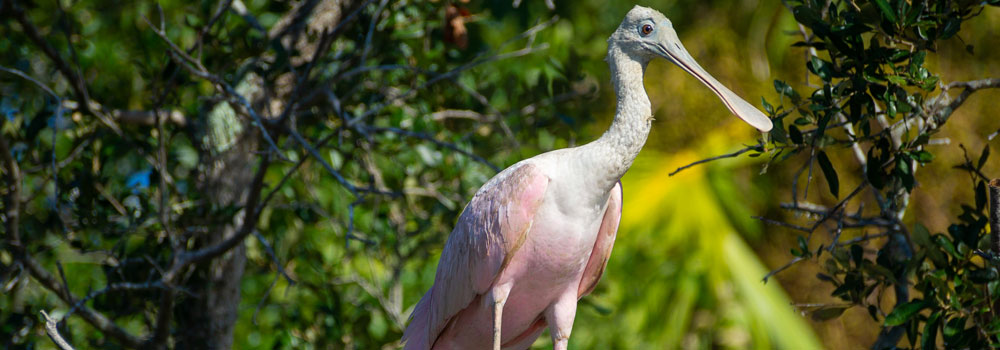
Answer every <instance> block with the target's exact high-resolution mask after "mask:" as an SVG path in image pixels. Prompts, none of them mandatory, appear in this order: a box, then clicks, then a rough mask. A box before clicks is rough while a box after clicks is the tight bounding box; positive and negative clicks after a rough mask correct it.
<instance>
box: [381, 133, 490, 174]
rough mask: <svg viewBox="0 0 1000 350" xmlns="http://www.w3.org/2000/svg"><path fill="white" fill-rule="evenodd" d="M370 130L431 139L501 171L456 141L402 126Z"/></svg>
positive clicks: (437, 143)
mask: <svg viewBox="0 0 1000 350" xmlns="http://www.w3.org/2000/svg"><path fill="white" fill-rule="evenodd" d="M370 130H372V131H375V132H385V131H388V132H392V133H396V134H399V135H403V136H407V137H413V138H417V139H421V140H425V141H430V142H431V143H434V144H435V145H438V146H441V147H444V148H447V149H450V150H452V151H455V152H456V153H459V154H461V155H464V156H466V157H469V158H472V159H473V160H475V161H477V162H479V163H482V164H484V165H486V166H488V167H490V169H493V171H495V172H499V171H500V168H499V167H497V166H496V165H493V163H490V161H488V160H486V159H485V158H483V157H480V156H478V155H476V154H475V153H472V152H469V151H466V150H463V149H461V148H458V145H455V144H454V143H449V142H444V141H441V140H438V139H436V138H434V137H433V136H431V135H427V134H425V133H422V132H416V131H410V130H403V129H400V128H393V127H385V128H380V127H373V128H371V129H370Z"/></svg>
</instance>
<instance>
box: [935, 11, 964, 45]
mask: <svg viewBox="0 0 1000 350" xmlns="http://www.w3.org/2000/svg"><path fill="white" fill-rule="evenodd" d="M959 29H962V18H961V17H958V16H955V17H951V18H949V19H948V21H947V22H944V27H943V28H941V36H940V37H939V38H940V39H941V40H944V39H948V38H951V37H952V36H955V34H957V33H958V30H959Z"/></svg>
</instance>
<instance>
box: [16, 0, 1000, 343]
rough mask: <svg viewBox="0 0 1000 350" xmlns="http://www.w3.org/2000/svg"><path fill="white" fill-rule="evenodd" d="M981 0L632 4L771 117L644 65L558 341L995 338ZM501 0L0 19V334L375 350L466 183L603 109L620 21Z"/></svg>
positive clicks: (566, 5)
mask: <svg viewBox="0 0 1000 350" xmlns="http://www.w3.org/2000/svg"><path fill="white" fill-rule="evenodd" d="M515 3H519V1H518V2H515ZM995 3H996V2H995V1H992V2H991V1H987V2H981V3H971V2H967V1H957V0H956V1H952V0H936V1H924V2H920V1H906V0H873V1H860V2H859V1H828V2H817V1H805V2H798V1H788V2H784V3H779V2H761V3H749V2H747V3H744V2H737V1H721V0H720V1H713V2H707V3H704V4H701V3H681V2H669V3H660V4H647V5H649V6H652V7H654V8H657V9H659V10H660V11H662V12H664V13H665V14H667V16H668V17H670V18H671V19H672V20H673V23H674V25H675V27H676V28H677V30H678V32H679V33H680V34H681V37H682V40H683V41H684V42H685V45H686V46H687V47H688V49H689V50H691V52H692V54H693V55H694V56H695V58H697V59H698V60H699V61H700V62H702V64H703V65H704V66H705V67H706V69H708V70H709V71H710V72H712V73H713V74H714V75H716V76H717V77H719V78H720V80H722V81H724V82H726V83H727V84H729V85H731V86H734V90H736V91H739V92H740V94H741V95H742V96H744V97H747V99H748V100H751V101H754V100H756V98H755V97H754V96H765V98H764V100H763V101H762V104H761V108H762V109H763V110H765V111H766V112H767V113H768V114H770V115H771V117H772V118H773V120H774V121H775V123H776V128H775V130H774V131H773V132H771V133H770V134H768V135H754V134H751V130H748V128H747V127H745V126H743V125H742V124H732V125H730V124H724V125H723V126H721V127H715V125H718V124H719V123H721V121H722V120H729V119H732V118H731V117H729V116H728V115H727V114H728V112H727V111H726V110H725V109H724V108H722V107H721V105H720V104H719V103H718V101H717V100H716V99H715V97H714V96H712V95H711V93H710V92H709V91H707V90H705V89H704V88H701V87H698V85H697V84H698V82H697V81H694V80H693V79H691V78H690V77H687V76H683V75H681V74H682V73H680V71H679V70H677V69H675V68H673V67H670V66H668V65H666V64H663V63H656V64H653V65H652V66H651V67H650V69H649V72H648V73H647V77H648V79H647V89H648V90H649V91H650V96H651V98H652V100H653V103H654V109H655V113H656V117H657V120H656V121H655V122H654V131H653V135H652V136H651V138H650V145H649V146H648V148H649V149H648V150H647V151H644V153H643V156H642V157H640V159H639V160H638V161H637V162H636V165H635V167H634V169H633V171H632V172H630V174H629V175H628V176H626V178H625V179H623V184H624V187H625V191H626V192H625V208H626V209H625V215H624V217H623V220H622V227H621V230H622V233H621V234H619V242H618V243H617V246H616V250H615V254H614V255H613V257H612V260H611V262H610V264H609V266H608V270H607V273H606V275H605V280H604V281H603V282H602V283H601V284H600V285H599V287H598V289H597V291H595V293H594V294H593V295H592V296H590V297H587V298H585V299H584V300H583V301H582V304H581V310H580V312H579V314H578V317H577V322H576V326H575V328H576V331H575V332H574V337H573V340H572V341H571V344H570V346H571V347H574V348H635V347H647V348H662V347H678V346H683V347H687V348H716V347H725V348H746V347H757V348H766V347H782V348H815V347H819V346H820V345H819V344H820V341H818V340H817V338H816V337H815V336H814V335H813V332H811V331H810V330H809V328H808V325H809V322H813V323H812V326H813V328H814V329H815V330H816V333H817V334H819V335H820V337H821V338H823V339H824V342H823V344H826V345H827V346H833V347H836V346H846V345H845V344H844V343H840V342H842V341H845V340H844V337H840V338H837V337H834V336H831V334H836V332H835V331H831V329H834V328H833V327H836V326H832V325H830V323H822V321H823V320H828V319H832V318H835V317H838V316H843V317H844V319H845V320H846V321H845V322H847V323H848V324H850V325H857V326H856V327H855V328H851V331H852V332H855V334H851V335H852V337H850V338H849V340H852V339H853V341H857V342H859V343H860V344H861V345H862V346H870V345H871V343H872V342H876V343H877V345H880V346H881V345H885V346H893V345H898V346H902V347H936V346H948V347H952V346H954V347H980V346H982V345H985V344H990V343H997V342H1000V339H998V338H997V337H998V335H997V334H998V331H1000V321H995V320H994V317H993V315H994V313H995V311H994V310H993V309H994V308H993V307H991V306H992V305H995V303H996V302H997V297H996V293H997V291H996V289H997V287H998V285H1000V284H998V274H997V263H996V261H998V259H996V254H997V252H996V250H991V249H990V247H989V246H988V241H989V239H988V238H987V236H988V235H987V232H988V230H987V228H986V227H987V226H988V225H987V223H988V222H989V221H988V218H987V212H988V209H989V207H990V206H989V205H987V202H988V198H989V196H988V195H987V192H988V187H989V186H987V182H986V181H987V179H988V178H990V177H997V171H1000V168H997V167H995V166H993V165H991V164H992V163H991V162H990V161H989V159H990V158H989V147H988V142H989V140H990V138H987V135H989V134H990V133H992V130H996V129H997V128H1000V125H998V124H997V123H996V122H993V121H992V119H995V118H992V119H991V118H990V116H989V115H986V114H981V113H982V112H983V111H985V110H986V109H985V108H983V107H979V105H976V104H975V103H976V102H975V99H974V98H970V96H971V95H972V94H973V93H974V92H976V95H981V94H988V93H989V92H988V91H991V90H990V89H989V88H995V87H998V86H1000V81H997V80H996V79H986V80H983V78H984V77H986V76H988V75H989V74H990V72H994V73H995V72H996V71H997V70H996V67H997V65H996V63H994V62H995V60H992V59H991V57H995V55H996V54H1000V51H998V50H1000V48H996V47H991V46H990V45H982V44H979V43H982V42H986V43H989V42H991V41H992V42H994V43H995V42H996V40H1000V39H997V35H996V34H995V33H992V32H987V31H975V30H963V28H969V27H970V26H972V27H975V28H980V29H982V28H992V27H991V26H993V24H995V23H997V22H996V20H997V17H996V12H997V11H995V10H994V9H992V8H991V7H990V6H992V4H995ZM512 5H513V4H512V3H510V2H489V3H479V2H472V3H468V2H463V1H457V2H454V1H438V2H426V1H388V0H379V1H375V0H301V1H293V2H274V1H264V0H247V1H241V0H223V1H196V2H187V1H161V2H148V1H138V2H127V3H124V4H123V3H121V2H116V1H80V2H74V1H55V0H52V1H41V2H26V1H13V0H7V1H0V115H2V117H0V157H2V158H0V172H2V180H0V183H2V184H3V185H2V186H0V196H2V198H3V202H2V206H3V216H2V222H3V234H2V236H0V286H2V293H3V295H2V296H0V344H3V346H4V347H5V348H51V347H53V346H55V345H54V343H53V342H52V341H50V340H49V339H46V331H47V330H46V328H45V323H44V321H45V317H43V316H42V315H41V314H40V313H41V312H42V311H45V312H46V313H47V315H48V316H46V317H51V318H52V319H53V321H55V322H56V325H57V327H56V328H55V329H54V332H53V330H49V331H50V332H53V333H55V332H58V334H61V335H62V336H63V337H64V338H65V339H66V341H67V342H68V343H70V344H72V345H73V346H75V347H76V348H106V349H116V348H139V347H142V348H189V349H190V348H194V349H200V348H206V347H208V348H230V347H233V348H273V349H293V348H294V349H298V348H324V349H325V348H357V349H371V348H395V347H397V346H398V343H397V341H398V339H399V337H400V335H401V332H402V329H403V327H404V326H405V323H406V317H407V315H408V313H409V309H410V308H411V307H412V305H413V304H414V303H416V301H417V300H418V298H419V297H420V295H422V293H423V292H424V291H425V290H426V289H427V288H428V287H429V286H430V284H431V282H432V280H433V272H434V268H435V263H436V261H437V256H438V254H440V249H441V247H442V245H443V242H444V240H445V239H446V237H447V234H448V233H449V232H450V230H451V226H452V223H453V222H454V220H455V218H456V216H457V215H458V213H459V212H460V211H461V210H462V208H463V205H464V203H465V202H466V201H467V200H468V198H470V197H471V195H472V194H473V193H474V191H475V190H476V189H477V188H478V186H479V185H481V184H482V183H483V182H485V181H486V180H487V179H489V177H491V176H492V175H493V174H495V173H496V171H498V169H501V168H503V167H505V166H507V165H510V164H513V163H514V162H516V161H517V160H520V159H523V158H526V157H529V156H532V155H535V154H538V153H540V152H544V151H548V150H552V149H556V148H562V147H568V146H573V145H576V144H581V143H584V142H588V141H590V140H592V139H594V138H595V137H596V136H597V135H599V134H600V132H602V131H603V128H605V127H606V125H607V118H609V117H610V115H611V113H612V111H613V108H614V107H613V104H614V97H613V94H611V92H610V91H609V89H607V86H608V76H607V74H608V73H607V67H606V65H605V63H604V62H603V61H602V58H603V55H604V50H605V40H606V38H607V35H608V34H609V33H610V32H611V31H612V30H613V29H614V28H615V27H616V26H617V25H618V23H619V21H620V20H621V17H622V16H623V14H624V13H625V12H626V11H627V10H628V9H629V8H631V6H632V4H628V3H621V4H605V2H602V1H580V2H555V3H550V2H542V1H536V2H524V3H520V4H518V6H512ZM990 21H992V23H991V22H990ZM993 27H995V26H993ZM744 29H745V30H744ZM993 46H995V45H993ZM803 53H805V55H806V56H805V57H806V60H805V62H802V61H801V57H802V56H801V54H803ZM955 53H960V55H957V54H955ZM949 55H955V56H949ZM939 56H940V57H941V58H939ZM743 57H749V60H744V59H743ZM947 60H952V61H955V62H959V63H956V65H958V66H963V67H965V66H968V67H973V68H971V70H966V71H961V72H962V74H964V75H963V76H969V75H970V74H971V77H972V79H967V81H955V79H953V78H952V76H950V75H948V74H947V73H954V72H955V71H954V69H953V68H948V69H945V68H942V67H941V66H942V64H941V63H939V62H945V61H947ZM970 62H971V63H970ZM803 63H804V64H803ZM936 67H937V68H940V69H936ZM976 67H979V68H976ZM983 67H985V68H983ZM991 69H992V70H991ZM803 74H805V80H804V81H802V79H801V77H802V75H803ZM665 75H667V76H669V78H670V79H661V78H660V77H663V76H665ZM775 78H777V79H778V80H774V79H775ZM772 81H773V84H772ZM688 84H690V85H688ZM772 86H773V88H774V89H773V90H772V89H771V87H772ZM958 90H960V93H959V94H958V95H957V96H956V95H955V94H951V95H949V94H948V93H949V91H950V92H955V91H958ZM977 91H982V92H977ZM967 101H968V102H967ZM963 103H964V104H965V105H963ZM959 106H964V107H963V108H962V109H961V111H965V110H967V109H968V110H970V111H972V112H969V113H968V114H962V112H959V109H958V107H959ZM977 108H979V109H977ZM963 118H964V119H963ZM956 124H957V125H959V126H960V127H959V128H956V129H955V130H957V131H954V130H950V129H949V127H952V125H956ZM984 130H988V131H984ZM970 135H971V136H970ZM754 137H759V138H760V140H759V141H756V142H755V141H753V140H754V139H753V138H754ZM945 137H947V138H954V139H956V141H958V142H963V143H966V144H969V145H970V151H969V152H971V153H970V154H968V155H967V156H966V157H964V158H962V154H964V153H961V152H962V150H964V148H961V149H960V148H958V146H957V145H941V142H939V140H941V139H942V138H945ZM970 137H971V138H972V139H973V140H971V141H968V139H967V138H970ZM984 138H987V139H986V140H985V141H983V139H984ZM739 143H746V144H752V145H751V146H749V147H746V148H744V149H741V150H739V151H737V152H735V153H731V154H732V155H738V156H740V157H739V158H737V159H728V160H723V161H717V162H711V163H707V164H702V165H699V166H696V167H691V168H686V169H685V170H683V171H681V172H679V173H678V174H677V175H676V176H667V175H668V174H671V175H672V173H674V172H675V169H677V168H678V167H680V166H683V165H686V164H689V163H691V162H693V161H696V160H698V159H702V158H705V157H709V156H714V155H716V154H720V153H726V152H730V151H731V150H732V149H734V148H739V147H740V146H739ZM935 145H941V146H935ZM972 145H976V147H974V148H972V147H971V146H972ZM933 147H940V148H938V149H937V150H935V149H934V148H933ZM980 150H981V151H980ZM956 154H957V157H958V159H959V160H960V162H958V164H959V166H958V168H960V169H959V170H951V169H949V168H950V166H951V165H953V164H952V163H954V162H955V161H954V160H955V159H956ZM726 158H729V157H726ZM949 162H952V163H949ZM935 166H938V167H935ZM761 167H763V169H764V170H766V171H767V173H766V174H765V175H758V174H757V173H758V172H759V170H761ZM917 169H923V170H920V175H918V174H917ZM940 169H944V170H940ZM814 173H822V174H823V178H824V181H825V183H826V185H827V186H825V188H823V191H822V192H820V191H819V190H818V189H817V187H820V186H815V183H816V181H814V180H813V174H814ZM966 174H969V176H966ZM921 175H926V176H934V178H929V179H928V180H922V177H921ZM817 178H818V177H817ZM966 179H971V180H972V181H971V186H970V187H971V191H966V192H967V193H969V194H970V195H968V196H964V197H963V196H951V195H950V194H949V195H941V194H942V193H950V189H951V188H954V186H948V187H941V186H937V185H939V184H941V183H945V182H948V183H958V182H962V181H965V180H966ZM789 184H791V186H789ZM809 184H813V185H814V186H812V187H810V185H809ZM938 187H941V188H943V189H939V188H938ZM921 191H924V192H927V193H931V194H932V195H924V196H923V197H921V196H922V195H921ZM734 193H750V194H751V195H749V196H743V195H739V196H738V197H745V198H739V199H740V200H734V198H732V197H733V196H734ZM810 196H811V197H810ZM789 197H790V198H792V201H791V203H785V204H781V203H780V202H781V201H782V200H783V198H789ZM677 198H684V200H677ZM807 198H813V200H812V202H810V201H807ZM928 198H935V199H940V200H941V201H942V202H940V203H934V204H931V203H929V202H930V201H928V200H927V199H928ZM946 199H954V201H948V200H946ZM961 202H967V203H968V204H967V205H962V204H960V203H961ZM942 208H943V209H942ZM956 211H957V212H956ZM908 212H909V213H919V214H907V213H908ZM928 212H932V213H936V214H927V213H928ZM955 214H958V215H955ZM751 216H760V217H762V218H761V219H762V220H756V219H752V218H751ZM948 216H954V217H955V219H954V220H951V221H953V222H954V223H953V224H945V223H942V222H941V220H940V217H948ZM803 218H804V219H803ZM802 220H809V222H807V223H805V224H803V223H801V221H802ZM788 229H791V230H792V231H796V230H797V231H801V232H798V233H794V234H789V233H788ZM939 231H940V232H943V233H933V234H932V232H939ZM764 232H766V234H764ZM824 232H828V233H829V234H828V235H824V236H821V235H819V234H814V233H824ZM992 232H996V229H994V230H993V231H992ZM796 234H801V237H799V238H795V235H796ZM788 237H791V238H790V239H786V238H788ZM789 243H791V245H792V246H793V249H792V250H791V255H789V254H788V250H789ZM754 249H755V250H756V251H757V252H758V253H759V254H760V255H761V256H762V257H765V258H764V259H763V260H764V262H765V263H766V265H770V266H772V268H774V267H779V270H784V271H781V272H780V273H777V274H776V275H773V276H774V277H773V278H772V279H771V281H772V282H771V283H768V284H766V285H765V284H761V283H760V279H761V278H762V277H765V276H767V277H771V276H772V274H768V273H767V271H768V270H769V268H767V267H765V264H763V263H761V261H760V260H761V259H759V258H758V257H757V256H756V255H755V254H754ZM776 252H777V253H776ZM789 259H791V262H790V263H788V264H787V265H786V264H785V262H786V261H788V260H789ZM810 262H812V266H814V267H816V266H818V267H819V268H820V269H821V271H817V272H819V274H817V273H816V272H813V271H812V270H808V267H807V266H809V263H810ZM800 268H801V269H800ZM776 272H777V271H776ZM803 276H805V277H803ZM814 276H815V278H814ZM765 279H767V278H766V277H765ZM775 280H777V281H778V282H780V284H781V285H784V286H786V289H788V292H789V293H790V294H792V300H795V301H798V302H803V303H809V304H808V305H802V304H799V305H797V307H796V308H795V309H793V308H791V307H789V303H790V302H791V301H790V300H789V298H788V297H786V296H785V294H784V292H783V291H782V290H781V288H780V287H779V284H776V283H773V281H775ZM792 281H800V282H798V283H797V284H796V283H794V282H792ZM801 281H806V282H807V284H802V283H805V282H801ZM827 284H831V285H832V286H829V288H826V287H827ZM825 288H826V289H825ZM831 293H832V295H833V297H835V298H837V300H827V299H822V300H817V299H816V298H814V297H815V296H817V295H821V296H826V295H827V294H831ZM852 310H863V315H864V317H863V318H861V317H855V316H857V315H856V314H852V312H853V311H852ZM797 311H807V312H808V314H809V316H811V317H809V318H803V317H800V316H799V314H798V312H797ZM873 324H874V325H878V326H880V327H871V325H873ZM609 325H610V326H609ZM609 327H614V329H613V331H612V330H611V328H609ZM883 327H884V330H883V331H882V333H884V335H877V332H875V331H872V330H873V329H876V328H883ZM862 333H863V334H862ZM939 333H940V336H938V334H939ZM876 337H877V338H876ZM546 338H547V336H543V338H542V340H540V341H539V342H538V344H536V347H541V348H544V347H547V346H550V345H547V344H546V340H545V339H546ZM859 343H850V344H849V345H853V346H857V345H858V344H859Z"/></svg>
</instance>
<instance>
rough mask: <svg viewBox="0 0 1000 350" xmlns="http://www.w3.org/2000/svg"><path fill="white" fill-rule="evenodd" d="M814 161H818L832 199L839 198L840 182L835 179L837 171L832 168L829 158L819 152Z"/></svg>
mask: <svg viewBox="0 0 1000 350" xmlns="http://www.w3.org/2000/svg"><path fill="white" fill-rule="evenodd" d="M816 160H817V161H819V167H820V169H823V176H824V177H826V183H827V185H830V193H832V194H833V196H834V197H839V196H840V180H838V179H837V171H836V170H834V168H833V163H830V158H828V157H827V156H826V152H823V151H819V154H817V155H816Z"/></svg>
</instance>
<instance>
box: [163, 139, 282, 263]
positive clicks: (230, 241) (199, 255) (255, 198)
mask: <svg viewBox="0 0 1000 350" xmlns="http://www.w3.org/2000/svg"><path fill="white" fill-rule="evenodd" d="M270 164H271V159H270V157H268V156H264V157H262V159H261V162H260V165H259V166H258V167H259V168H258V169H257V174H256V175H254V178H253V182H252V183H251V184H250V188H249V189H248V191H249V193H248V195H247V200H246V204H245V206H244V207H243V212H244V215H246V218H245V219H244V221H243V226H242V227H240V230H239V231H237V232H236V234H234V235H232V236H230V237H229V238H227V239H226V240H224V241H222V242H219V243H217V244H215V245H213V246H209V247H205V248H201V249H198V250H195V251H189V252H183V253H181V254H180V256H179V257H178V259H177V260H178V262H177V263H175V264H174V266H172V267H171V268H170V270H169V271H167V273H166V274H165V275H164V277H163V280H164V281H165V282H167V283H170V282H171V281H172V280H173V278H174V277H176V275H177V273H179V272H180V270H181V269H182V268H184V267H186V266H188V265H191V264H197V263H200V262H202V261H205V260H208V259H212V258H214V257H216V256H219V255H222V254H223V253H225V252H227V251H229V250H230V249H233V247H236V245H238V244H240V242H243V239H245V238H246V237H247V236H249V235H250V233H252V232H253V230H254V228H255V227H256V226H257V220H258V219H260V213H261V210H260V209H259V204H260V203H259V202H260V192H261V191H260V190H261V187H262V186H263V182H264V174H265V173H267V168H268V166H270Z"/></svg>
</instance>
